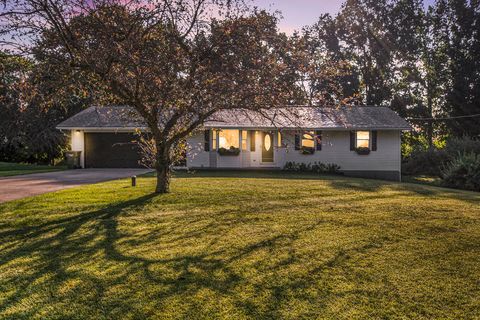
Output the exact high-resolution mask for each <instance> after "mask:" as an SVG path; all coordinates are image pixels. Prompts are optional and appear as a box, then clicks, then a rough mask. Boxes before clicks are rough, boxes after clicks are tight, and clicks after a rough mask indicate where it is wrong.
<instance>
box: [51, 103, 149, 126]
mask: <svg viewBox="0 0 480 320" xmlns="http://www.w3.org/2000/svg"><path fill="white" fill-rule="evenodd" d="M142 127H145V124H144V123H143V121H142V118H141V117H140V116H139V115H138V113H137V112H136V111H135V109H133V108H132V107H129V106H105V107H97V106H93V107H90V108H87V109H85V110H83V111H81V112H79V113H77V114H76V115H74V116H73V117H71V118H68V119H67V120H65V121H63V122H61V123H60V124H59V125H57V128H58V129H72V128H73V129H77V128H79V129H80V128H142Z"/></svg>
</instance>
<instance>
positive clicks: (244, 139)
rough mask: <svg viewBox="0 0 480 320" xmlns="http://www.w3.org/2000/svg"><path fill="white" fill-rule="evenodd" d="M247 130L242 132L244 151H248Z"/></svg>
mask: <svg viewBox="0 0 480 320" xmlns="http://www.w3.org/2000/svg"><path fill="white" fill-rule="evenodd" d="M247 134H248V131H247V130H242V150H244V151H246V150H247Z"/></svg>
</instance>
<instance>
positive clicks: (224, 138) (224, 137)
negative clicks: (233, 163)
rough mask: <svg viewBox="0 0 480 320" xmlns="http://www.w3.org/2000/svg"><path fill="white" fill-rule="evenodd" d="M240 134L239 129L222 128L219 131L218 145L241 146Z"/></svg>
mask: <svg viewBox="0 0 480 320" xmlns="http://www.w3.org/2000/svg"><path fill="white" fill-rule="evenodd" d="M239 140H240V136H239V132H238V130H220V131H219V132H218V147H219V148H225V149H230V148H231V147H234V148H239V147H240V141H239Z"/></svg>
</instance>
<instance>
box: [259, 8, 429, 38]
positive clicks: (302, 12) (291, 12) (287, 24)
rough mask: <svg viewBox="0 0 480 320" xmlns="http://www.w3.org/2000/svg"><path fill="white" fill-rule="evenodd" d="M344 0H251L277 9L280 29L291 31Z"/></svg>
mask: <svg viewBox="0 0 480 320" xmlns="http://www.w3.org/2000/svg"><path fill="white" fill-rule="evenodd" d="M343 2H344V0H253V3H254V5H256V6H258V7H259V8H262V9H267V10H269V11H272V12H273V11H275V10H279V11H281V12H282V15H283V20H282V21H281V22H280V30H281V31H284V32H286V33H289V34H290V33H292V32H293V30H298V29H301V27H303V26H305V25H309V24H313V23H314V22H316V21H317V19H318V17H319V16H320V14H322V13H330V14H332V15H335V14H336V13H337V12H338V11H339V10H340V7H341V5H342V3H343ZM424 2H425V6H428V5H430V4H433V2H434V0H424Z"/></svg>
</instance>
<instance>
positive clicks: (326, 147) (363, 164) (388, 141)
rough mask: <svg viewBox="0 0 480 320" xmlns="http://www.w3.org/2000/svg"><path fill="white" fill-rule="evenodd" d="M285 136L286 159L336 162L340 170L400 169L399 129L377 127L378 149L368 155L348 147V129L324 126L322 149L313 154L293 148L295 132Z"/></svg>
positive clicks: (309, 161) (299, 161)
mask: <svg viewBox="0 0 480 320" xmlns="http://www.w3.org/2000/svg"><path fill="white" fill-rule="evenodd" d="M285 136H288V147H287V153H286V155H285V161H294V162H298V163H301V162H305V163H312V162H316V161H318V162H323V163H335V164H337V165H339V166H340V167H341V169H342V170H373V171H375V170H381V171H399V170H400V164H401V163H400V161H401V157H400V131H397V130H389V131H386V130H384V131H382V130H379V131H378V136H377V151H371V152H370V154H369V155H359V154H357V153H356V152H355V151H350V132H349V131H325V130H324V131H323V132H322V150H320V151H317V150H315V153H314V154H313V155H303V154H300V153H299V151H298V150H295V143H294V136H293V135H291V134H285Z"/></svg>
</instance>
